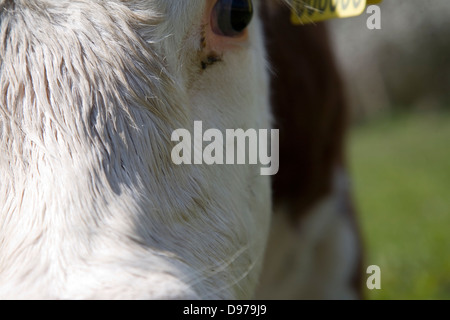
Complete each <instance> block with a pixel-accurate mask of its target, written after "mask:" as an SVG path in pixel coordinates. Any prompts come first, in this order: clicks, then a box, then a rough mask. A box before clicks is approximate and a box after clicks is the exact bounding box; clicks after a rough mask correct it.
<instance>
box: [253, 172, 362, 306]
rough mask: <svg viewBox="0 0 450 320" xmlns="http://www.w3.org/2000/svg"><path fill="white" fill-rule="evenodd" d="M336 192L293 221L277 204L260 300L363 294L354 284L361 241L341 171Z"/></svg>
mask: <svg viewBox="0 0 450 320" xmlns="http://www.w3.org/2000/svg"><path fill="white" fill-rule="evenodd" d="M334 181H335V184H334V188H333V192H332V194H331V195H330V196H329V197H327V198H326V199H323V200H322V201H321V202H320V203H319V204H318V205H317V206H316V207H315V208H313V209H312V210H311V211H310V212H309V213H308V214H307V215H306V216H304V217H303V218H302V219H301V220H300V221H297V224H296V225H295V226H293V223H292V221H290V220H289V218H288V214H289V212H287V211H286V208H283V207H279V208H276V209H275V214H274V219H273V222H272V229H271V233H270V237H269V243H268V247H267V252H266V258H265V264H264V271H263V274H262V277H261V283H260V286H259V288H258V289H257V297H258V298H260V299H308V300H310V299H358V298H359V294H358V292H357V288H356V287H355V286H354V285H352V283H353V278H354V276H355V275H357V272H358V271H357V267H358V262H359V259H360V256H359V255H360V247H359V246H360V244H359V241H358V238H357V235H356V233H355V226H354V225H353V223H354V221H352V219H351V216H350V215H349V212H348V208H346V205H344V204H342V200H343V199H345V198H346V195H348V193H349V191H350V190H349V185H348V178H347V175H346V174H345V172H343V171H342V170H339V171H337V172H336V175H335V179H334Z"/></svg>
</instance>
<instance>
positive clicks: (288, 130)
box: [261, 0, 347, 216]
mask: <svg viewBox="0 0 450 320" xmlns="http://www.w3.org/2000/svg"><path fill="white" fill-rule="evenodd" d="M280 3H281V2H278V1H274V0H273V1H265V4H263V5H262V8H261V10H262V12H261V16H262V19H263V23H264V32H265V36H266V43H267V50H268V59H269V61H270V64H271V70H272V73H271V100H272V106H273V112H274V115H275V119H276V127H277V128H279V129H280V171H279V173H278V174H277V175H276V176H275V177H274V181H273V186H274V196H275V198H274V200H275V204H276V203H280V202H283V203H284V204H286V202H287V203H288V204H291V205H293V206H294V207H295V209H294V210H291V211H292V212H293V215H294V216H297V215H300V214H302V213H303V212H305V211H306V210H307V209H309V208H310V207H311V206H313V205H314V204H316V202H317V201H318V200H320V199H321V198H323V197H324V196H326V195H327V194H328V193H329V192H331V187H332V180H333V173H334V170H335V168H336V167H337V166H339V165H342V164H343V163H342V162H343V148H344V146H343V141H344V135H345V128H346V119H347V105H346V101H345V98H344V93H343V86H342V82H341V79H340V77H339V73H338V71H337V68H336V64H335V61H334V58H333V54H332V49H331V45H330V42H329V39H328V34H327V30H326V27H325V25H324V24H321V23H319V24H316V25H307V26H294V25H292V24H291V20H290V16H291V12H290V9H289V8H288V7H287V6H286V5H284V4H280Z"/></svg>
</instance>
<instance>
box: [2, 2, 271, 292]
mask: <svg viewBox="0 0 450 320" xmlns="http://www.w3.org/2000/svg"><path fill="white" fill-rule="evenodd" d="M204 7H205V1H204V0H189V1H188V0H186V1H180V0H131V1H119V0H112V1H100V0H78V1H71V0H36V1H30V0H14V1H13V0H0V9H1V18H0V19H1V30H0V35H1V38H0V54H1V69H0V72H1V73H0V89H1V96H0V99H1V100H0V183H1V184H0V203H1V207H0V298H48V299H53V298H64V299H71V298H76V299H86V298H94V299H95V298H101V299H109V298H117V299H120V298H126V299H130V298H131V299H139V298H156V299H163V298H249V297H251V296H252V294H253V291H254V287H255V285H256V282H257V279H258V275H259V270H260V268H261V264H262V256H263V251H264V247H265V239H266V236H267V230H268V226H269V217H270V211H271V208H270V207H271V205H270V190H269V189H270V188H269V180H268V178H267V177H263V176H260V175H259V168H258V167H257V166H242V165H240V166H219V167H216V166H213V167H209V166H175V165H174V164H173V163H172V161H171V158H170V153H171V152H170V151H171V148H172V146H173V144H172V143H171V142H170V137H171V133H172V131H173V130H174V129H177V128H186V129H191V128H192V126H193V124H194V121H195V120H202V121H203V122H204V124H205V126H206V125H207V126H208V127H213V128H218V129H223V130H224V129H227V128H244V129H245V128H255V129H258V128H268V127H269V120H270V117H269V111H268V110H269V107H268V97H267V93H268V88H267V83H268V80H267V76H266V65H265V60H264V50H263V41H262V35H261V31H260V23H259V21H258V19H257V18H255V19H254V21H253V22H252V24H251V26H250V28H249V33H250V37H249V41H248V44H247V45H246V46H243V47H241V48H239V49H236V50H232V51H229V52H225V54H224V56H223V61H222V62H220V63H217V64H215V65H212V66H210V67H208V68H207V69H206V70H203V71H202V70H200V69H199V67H198V63H199V61H197V56H198V52H199V51H200V50H201V47H200V45H199V44H200V39H201V29H202V25H201V22H200V21H201V16H202V14H203V10H204Z"/></svg>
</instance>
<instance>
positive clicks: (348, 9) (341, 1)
mask: <svg viewBox="0 0 450 320" xmlns="http://www.w3.org/2000/svg"><path fill="white" fill-rule="evenodd" d="M382 1H383V0H291V2H292V15H291V22H292V23H293V24H296V25H299V24H308V23H312V22H319V21H324V20H328V19H334V18H349V17H354V16H359V15H360V14H362V13H363V12H364V9H365V8H366V6H368V5H372V4H377V3H380V2H382Z"/></svg>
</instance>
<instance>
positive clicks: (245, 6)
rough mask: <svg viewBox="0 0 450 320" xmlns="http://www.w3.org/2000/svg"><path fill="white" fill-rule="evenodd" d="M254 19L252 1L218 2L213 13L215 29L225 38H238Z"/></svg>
mask: <svg viewBox="0 0 450 320" xmlns="http://www.w3.org/2000/svg"><path fill="white" fill-rule="evenodd" d="M252 17H253V4H252V1H251V0H218V1H217V4H216V5H215V7H214V12H213V29H214V31H215V32H216V33H219V34H221V35H224V36H229V37H232V36H237V35H239V34H240V33H242V32H243V31H244V30H245V28H247V26H248V25H249V24H250V21H251V20H252Z"/></svg>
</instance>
